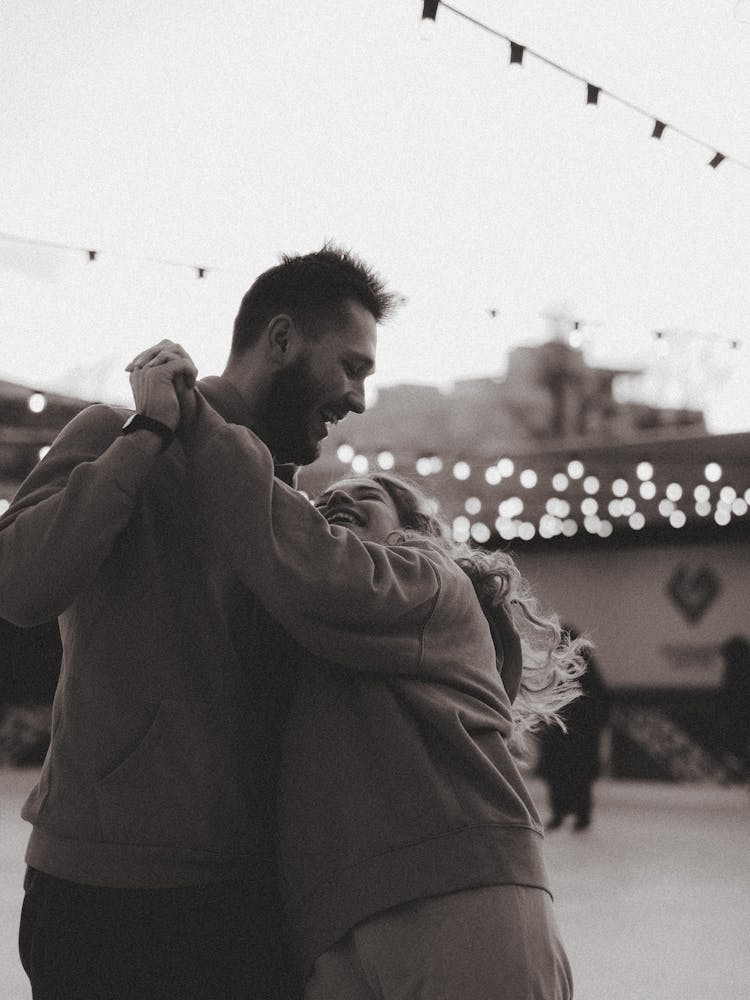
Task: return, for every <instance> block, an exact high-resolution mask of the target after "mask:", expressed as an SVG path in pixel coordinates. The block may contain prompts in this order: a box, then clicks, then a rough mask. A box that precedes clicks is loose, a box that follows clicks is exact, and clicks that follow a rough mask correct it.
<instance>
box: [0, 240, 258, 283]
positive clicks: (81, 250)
mask: <svg viewBox="0 0 750 1000" xmlns="http://www.w3.org/2000/svg"><path fill="white" fill-rule="evenodd" d="M0 241H2V242H4V243H17V244H19V245H21V246H27V247H41V248H42V249H47V250H62V251H64V252H69V253H75V254H83V255H84V256H85V257H86V260H87V261H88V262H89V263H93V262H94V261H96V260H99V259H100V257H101V256H102V254H104V255H105V256H107V257H114V258H115V259H117V260H127V261H131V262H135V263H140V264H156V265H158V266H160V267H178V268H187V269H189V270H191V271H193V273H194V274H195V275H196V277H198V278H204V277H205V276H206V273H207V272H208V271H209V270H211V271H216V272H217V273H219V274H233V275H237V276H241V277H243V278H247V279H250V278H251V277H252V275H251V273H250V271H249V270H248V271H241V270H239V269H234V268H229V267H214V266H213V265H211V267H210V269H209V268H208V267H207V266H205V265H198V264H189V263H187V262H186V261H182V260H168V259H166V258H163V257H150V256H147V255H145V254H128V253H120V252H119V251H117V250H101V249H100V250H91V249H90V248H89V247H82V246H77V245H76V244H74V243H55V242H53V241H52V240H40V239H35V238H33V237H29V236H18V235H17V234H15V233H0Z"/></svg>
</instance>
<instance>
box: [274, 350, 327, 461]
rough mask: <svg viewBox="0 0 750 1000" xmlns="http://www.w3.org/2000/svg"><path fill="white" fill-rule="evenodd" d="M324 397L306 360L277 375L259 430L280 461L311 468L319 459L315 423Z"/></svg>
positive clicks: (302, 358) (284, 369)
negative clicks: (314, 435) (317, 403)
mask: <svg viewBox="0 0 750 1000" xmlns="http://www.w3.org/2000/svg"><path fill="white" fill-rule="evenodd" d="M322 395H323V390H322V387H321V386H320V384H319V383H318V382H317V380H316V379H315V378H314V376H313V375H312V372H311V371H310V363H309V361H308V359H307V358H306V357H301V358H299V360H297V361H295V362H293V363H292V364H290V365H287V367H286V368H282V369H281V370H280V371H278V372H276V374H275V375H274V377H273V380H272V382H271V388H270V391H269V394H268V403H267V405H266V408H265V410H264V412H263V415H262V418H261V421H260V423H261V424H262V426H261V427H259V428H258V430H259V433H260V436H261V437H262V438H263V440H264V441H265V443H266V444H267V445H268V448H269V449H270V451H271V454H272V455H273V457H274V458H275V459H276V461H277V462H294V463H295V464H296V465H309V463H310V462H314V461H315V459H316V458H317V457H318V455H319V454H320V442H319V441H317V440H315V439H314V438H313V437H312V434H311V423H312V418H313V415H314V414H315V411H316V410H317V406H316V401H319V400H320V399H321V398H322Z"/></svg>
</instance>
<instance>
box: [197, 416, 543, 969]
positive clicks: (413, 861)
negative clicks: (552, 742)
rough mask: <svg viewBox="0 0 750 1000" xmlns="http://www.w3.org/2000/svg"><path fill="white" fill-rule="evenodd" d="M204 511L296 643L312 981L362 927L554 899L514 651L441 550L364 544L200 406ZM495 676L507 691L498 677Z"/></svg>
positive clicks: (292, 755)
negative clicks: (324, 957) (517, 895)
mask: <svg viewBox="0 0 750 1000" xmlns="http://www.w3.org/2000/svg"><path fill="white" fill-rule="evenodd" d="M188 453H189V456H190V463H191V474H192V476H193V477H194V483H195V489H196V495H197V496H198V497H199V502H200V503H201V504H202V505H203V508H204V510H205V511H206V512H208V511H209V510H210V511H211V516H210V518H207V520H209V521H210V524H211V530H212V532H213V534H214V539H215V541H216V543H217V544H218V546H219V548H220V550H221V551H222V552H223V554H224V556H225V557H226V558H227V559H228V560H229V561H230V562H231V564H232V567H233V569H234V571H235V572H236V573H237V574H238V576H239V577H240V578H241V579H243V580H244V582H245V583H246V584H247V586H248V587H249V588H250V589H251V590H252V591H254V593H255V594H256V595H257V597H258V598H259V599H260V600H261V601H262V602H263V604H264V605H265V606H266V608H267V609H268V610H269V611H270V612H271V614H272V615H273V616H275V617H276V618H277V620H278V621H279V622H280V623H281V624H282V625H283V626H284V628H285V629H286V630H287V632H288V633H289V635H290V636H291V637H292V638H293V639H294V641H295V644H296V648H295V652H294V653H293V656H294V662H295V668H296V669H295V681H294V693H293V697H292V704H291V710H290V714H289V716H288V719H287V722H286V726H285V730H284V736H283V740H282V744H283V749H282V771H281V781H280V789H279V800H280V805H279V817H280V845H281V871H282V877H283V891H284V895H285V903H286V909H287V913H288V919H289V927H290V933H291V937H292V943H293V945H294V948H295V951H296V953H297V956H298V959H299V961H300V964H301V967H302V969H303V971H304V972H307V971H309V969H310V967H311V965H312V963H313V962H314V960H315V958H316V956H317V955H319V954H321V953H322V952H323V951H325V950H326V949H328V948H330V947H331V946H332V945H333V944H334V943H335V942H336V941H337V940H339V939H340V938H341V937H343V936H344V935H345V934H346V933H347V932H348V931H349V930H350V929H351V928H352V927H353V926H354V925H355V924H357V923H359V922H360V921H362V920H365V919H366V918H368V917H370V916H372V915H374V914H376V913H379V912H381V911H383V910H385V909H387V908H389V907H393V906H396V905H399V904H402V903H406V902H409V901H413V900H416V899H422V898H425V897H428V896H435V895H440V894H443V893H449V892H454V891H457V890H461V889H466V888H470V887H477V886H485V885H496V884H516V885H526V886H535V887H539V888H542V889H547V891H549V890H548V880H547V876H546V873H545V869H544V863H543V859H542V854H541V841H542V827H541V822H540V820H539V816H538V814H537V812H536V810H535V807H534V805H533V803H532V801H531V798H530V796H529V794H528V792H527V790H526V788H525V786H524V782H523V780H522V778H521V776H520V774H519V772H518V769H517V767H516V765H515V763H514V761H513V759H512V757H511V755H510V753H509V750H508V745H507V741H508V738H509V736H510V734H511V729H512V724H511V709H510V698H509V695H508V691H507V690H506V686H505V685H504V683H503V677H506V678H507V686H508V687H509V688H510V689H511V691H512V694H513V695H515V693H516V691H517V688H518V683H519V679H520V669H521V661H520V643H519V641H518V635H517V633H516V632H515V629H514V628H513V626H512V624H511V621H510V619H509V618H508V619H507V621H506V622H504V623H503V622H501V623H500V628H497V629H495V630H494V639H493V632H492V630H491V627H490V625H489V623H488V621H487V619H486V618H485V615H484V613H483V611H482V608H481V606H480V604H479V601H478V599H477V597H476V594H475V592H474V588H473V585H472V583H471V581H470V580H469V578H468V577H467V576H466V574H465V573H464V572H463V571H462V570H461V568H460V567H459V566H458V565H457V564H456V563H455V562H454V561H453V560H452V559H451V558H450V557H449V556H448V555H446V554H444V553H443V552H441V551H440V550H439V549H438V548H437V547H436V546H435V545H434V544H432V543H431V542H429V541H428V540H425V542H424V544H422V543H419V542H417V543H411V542H410V543H409V544H399V545H383V544H376V543H373V542H363V541H362V540H361V539H360V538H358V536H357V535H356V534H355V533H354V532H352V531H349V530H348V529H347V528H345V527H342V526H338V525H329V524H328V523H327V521H326V520H325V518H324V517H323V516H322V515H321V514H320V513H319V512H318V511H316V510H315V509H314V508H313V507H312V506H311V504H310V503H309V502H308V501H307V500H306V499H305V498H304V497H303V496H301V495H300V494H299V493H298V492H295V491H294V490H293V489H291V488H290V487H289V486H287V485H286V484H284V483H283V482H281V481H280V480H278V479H275V478H274V474H273V461H272V458H271V455H270V453H269V451H268V450H267V448H266V447H265V445H264V444H263V443H262V442H261V441H260V439H259V438H257V437H256V436H255V435H254V434H253V433H252V431H249V430H247V429H246V428H244V427H237V426H233V425H228V424H226V423H225V422H224V421H223V420H222V419H221V418H220V417H218V415H216V414H215V413H214V412H213V411H212V410H211V409H210V407H208V406H207V405H206V404H205V403H204V402H203V401H200V404H199V410H198V417H197V420H196V425H195V435H194V438H193V439H192V443H191V445H190V446H189V447H188ZM501 675H502V676H501Z"/></svg>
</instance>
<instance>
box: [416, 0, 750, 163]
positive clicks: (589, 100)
mask: <svg viewBox="0 0 750 1000" xmlns="http://www.w3.org/2000/svg"><path fill="white" fill-rule="evenodd" d="M438 6H443V7H445V9H446V10H448V11H450V12H451V14H454V15H455V16H456V17H460V18H461V19H462V20H464V21H468V22H469V23H470V24H473V25H474V27H476V28H479V29H480V30H482V31H485V32H487V33H488V34H490V35H493V36H494V37H495V38H500V39H502V40H503V41H505V42H508V43H509V45H510V46H511V62H515V60H514V58H513V56H514V52H515V49H514V46H517V47H518V48H519V49H521V50H522V52H528V53H529V55H531V56H533V57H534V58H535V59H538V60H539V61H540V62H542V63H544V64H545V65H546V66H550V67H551V68H552V69H555V70H557V72H558V73H563V74H564V75H565V76H568V77H570V78H571V79H573V80H579V81H580V82H581V83H584V84H585V85H586V104H587V105H589V106H592V107H596V105H597V104H598V102H599V95H600V94H606V96H607V97H608V98H609V99H610V100H613V101H616V102H617V103H618V104H621V105H622V106H623V107H626V108H629V109H630V110H631V111H634V112H635V113H636V114H639V115H641V116H642V117H644V118H647V119H649V121H651V122H653V127H652V132H651V136H652V138H654V139H661V137H662V136H663V135H664V132H665V130H666V129H667V128H669V129H670V130H671V131H672V132H675V133H677V134H678V135H681V136H682V137H683V138H684V139H687V140H689V141H690V142H692V143H694V144H695V145H698V146H702V147H703V148H704V149H706V150H707V151H708V152H709V153H710V154H711V157H712V158H711V160H710V161H709V162H708V166H710V167H712V168H713V169H714V170H715V169H716V168H717V167H718V166H719V164H720V163H723V162H724V160H730V159H731V161H732V163H734V164H735V165H736V166H738V167H739V168H740V169H741V170H745V171H748V172H750V164H748V163H745V162H744V161H742V160H738V159H736V158H735V157H733V156H732V157H730V156H729V155H728V154H726V153H720V152H718V151H717V149H716V147H715V146H712V145H711V144H710V143H707V142H704V140H703V139H699V138H698V137H697V136H695V135H692V134H691V133H690V132H686V131H685V130H684V129H681V128H678V127H677V126H676V125H673V124H671V123H668V122H665V121H664V119H663V118H660V117H658V116H657V115H654V114H653V113H652V112H650V111H648V110H646V109H645V108H642V107H640V106H639V105H638V104H634V103H633V102H632V101H629V100H627V99H626V98H624V97H619V96H618V95H617V94H614V93H612V91H610V90H605V88H604V87H599V86H596V85H594V84H593V83H590V82H589V81H588V80H586V79H585V78H584V77H582V76H581V75H580V74H578V73H574V72H573V71H572V70H570V69H567V68H566V67H565V66H562V65H560V63H558V62H555V61H554V60H553V59H549V58H547V56H544V55H542V54H541V53H540V52H537V51H536V50H535V49H530V48H529V47H528V45H520V43H518V42H516V41H514V40H513V39H512V38H510V37H509V36H508V35H505V34H503V33H502V32H501V31H497V30H496V29H495V28H492V27H490V25H489V24H485V23H484V22H483V21H480V20H478V19H477V18H475V17H472V16H471V15H470V14H467V13H466V12H465V11H462V10H459V8H457V7H454V6H453V5H452V4H449V3H445V2H444V0H437V2H436V0H431V2H425V3H424V5H423V8H422V24H423V25H424V24H425V18H427V21H428V22H429V23H430V25H431V26H434V24H435V17H436V15H437V8H438ZM430 11H431V12H432V13H431V14H430ZM522 58H523V56H522V55H521V59H522ZM516 65H520V60H519V61H518V62H516Z"/></svg>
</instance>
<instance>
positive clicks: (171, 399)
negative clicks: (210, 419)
mask: <svg viewBox="0 0 750 1000" xmlns="http://www.w3.org/2000/svg"><path fill="white" fill-rule="evenodd" d="M125 370H126V371H128V372H130V385H131V388H132V390H133V399H134V401H135V408H136V410H137V411H138V412H139V413H143V414H144V415H145V416H147V417H152V418H153V419H154V420H159V421H160V422H161V423H163V424H166V425H167V427H170V428H171V429H172V430H177V429H178V428H179V429H180V431H182V430H185V429H186V428H187V427H189V426H190V424H191V423H192V421H193V418H194V416H195V408H196V401H195V380H196V377H197V375H198V369H197V368H196V367H195V365H194V364H193V361H192V358H191V357H190V355H189V354H188V353H187V351H185V350H184V349H183V348H182V347H181V346H180V345H179V344H175V343H174V342H173V341H171V340H162V341H161V342H160V343H158V344H156V345H155V346H154V347H149V348H148V349H147V350H145V351H142V352H141V353H140V354H138V355H136V357H135V358H133V360H132V361H131V362H130V364H129V365H127V367H126V369H125Z"/></svg>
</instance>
